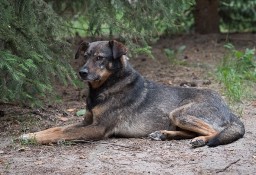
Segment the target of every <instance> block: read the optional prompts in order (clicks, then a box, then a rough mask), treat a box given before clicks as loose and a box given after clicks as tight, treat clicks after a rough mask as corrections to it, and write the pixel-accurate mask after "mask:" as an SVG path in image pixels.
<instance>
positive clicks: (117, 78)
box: [87, 61, 144, 106]
mask: <svg viewBox="0 0 256 175" xmlns="http://www.w3.org/2000/svg"><path fill="white" fill-rule="evenodd" d="M138 81H139V82H141V83H143V82H144V78H143V77H142V76H141V75H140V74H139V73H138V72H137V71H136V70H135V69H133V67H132V65H131V64H130V63H129V62H128V61H127V62H126V64H125V67H122V68H120V69H118V70H116V71H115V72H113V73H112V74H111V75H110V77H109V78H108V79H107V80H106V81H105V82H104V83H103V84H102V85H101V86H100V87H98V88H93V87H92V85H91V84H90V83H89V95H88V97H89V98H88V99H87V103H90V104H91V105H92V106H94V105H96V104H99V103H101V102H102V101H104V100H105V99H106V98H108V97H110V96H111V95H114V94H118V93H119V92H121V91H122V92H124V88H126V87H127V86H129V85H132V84H135V82H138ZM89 106H90V105H89Z"/></svg>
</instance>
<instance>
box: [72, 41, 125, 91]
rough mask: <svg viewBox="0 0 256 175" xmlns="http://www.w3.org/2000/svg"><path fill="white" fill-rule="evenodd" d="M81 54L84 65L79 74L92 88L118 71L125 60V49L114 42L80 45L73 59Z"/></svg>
mask: <svg viewBox="0 0 256 175" xmlns="http://www.w3.org/2000/svg"><path fill="white" fill-rule="evenodd" d="M81 51H82V52H83V55H84V59H85V61H86V63H85V64H84V65H83V67H82V68H81V69H80V71H79V74H80V76H81V78H82V79H83V80H86V81H88V82H89V83H90V84H91V85H92V86H93V87H94V88H97V87H99V86H101V85H102V84H103V83H104V82H105V81H106V80H107V79H108V78H109V76H110V75H111V74H112V73H114V72H115V71H116V70H117V69H120V67H121V66H122V64H123V63H124V60H122V59H125V58H124V57H123V56H124V55H126V53H127V49H126V47H125V46H124V45H123V44H122V43H120V42H117V41H115V40H112V41H96V42H92V43H88V42H83V43H81V44H80V46H79V48H78V50H77V53H76V56H75V58H76V59H77V58H78V57H79V56H80V52H81Z"/></svg>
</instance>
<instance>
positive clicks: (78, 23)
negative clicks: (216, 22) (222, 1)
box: [49, 0, 193, 53]
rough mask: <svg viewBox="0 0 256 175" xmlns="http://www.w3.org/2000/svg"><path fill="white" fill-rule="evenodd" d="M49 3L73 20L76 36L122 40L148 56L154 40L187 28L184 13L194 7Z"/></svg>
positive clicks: (122, 0) (179, 1) (165, 1)
mask: <svg viewBox="0 0 256 175" xmlns="http://www.w3.org/2000/svg"><path fill="white" fill-rule="evenodd" d="M49 3H51V4H52V6H53V8H54V9H55V10H56V11H57V12H58V14H61V15H62V16H68V17H69V18H68V20H70V19H71V23H70V29H71V30H72V31H73V32H74V33H79V34H80V35H82V36H83V35H86V36H105V37H106V36H109V37H110V38H119V39H120V40H121V41H123V42H126V45H128V46H129V48H131V49H132V50H133V51H135V52H137V51H139V52H141V51H145V52H146V53H149V50H150V48H149V47H148V43H149V42H152V41H155V38H158V37H159V36H161V35H163V34H164V33H166V32H167V31H168V32H170V31H175V32H177V31H181V30H182V29H184V28H185V25H186V22H185V20H184V19H185V16H186V13H183V12H184V11H185V10H186V9H188V8H189V7H190V6H191V3H193V0H189V1H188V0H173V1H169V0H161V1H159V0H154V1H153V0H139V1H133V0H131V1H128V0H109V1H100V3H99V2H98V1H94V0H87V1H72V3H70V1H49ZM70 12H72V13H70ZM65 14H67V15H65ZM68 14H69V15H68ZM183 31H184V30H183ZM141 48H143V49H141Z"/></svg>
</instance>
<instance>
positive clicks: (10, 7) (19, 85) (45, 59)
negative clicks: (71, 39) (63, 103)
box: [0, 0, 75, 106]
mask: <svg viewBox="0 0 256 175" xmlns="http://www.w3.org/2000/svg"><path fill="white" fill-rule="evenodd" d="M0 11H1V16H0V48H1V49H0V50H1V51H0V74H1V79H0V89H1V91H0V101H1V102H16V103H17V102H18V103H22V104H26V105H29V106H34V105H40V104H41V100H42V99H43V98H45V97H46V96H47V97H49V95H51V96H52V95H53V92H54V91H53V83H54V82H55V81H56V80H58V81H59V82H61V83H63V84H67V83H68V80H69V79H70V80H71V79H75V74H74V72H73V70H72V68H71V67H70V65H69V64H68V62H67V60H66V59H67V58H68V57H69V56H70V53H69V50H70V46H69V44H68V43H67V42H65V41H64V40H63V39H62V38H63V36H64V35H65V32H66V31H65V28H64V26H63V24H64V23H63V21H62V20H61V19H60V17H59V16H58V15H56V14H55V12H54V11H53V10H52V9H51V7H50V6H49V5H48V4H47V3H45V2H44V1H43V0H30V1H24V0H15V1H14V0H11V1H9V0H2V1H1V2H0Z"/></svg>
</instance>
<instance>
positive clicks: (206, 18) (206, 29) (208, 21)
mask: <svg viewBox="0 0 256 175" xmlns="http://www.w3.org/2000/svg"><path fill="white" fill-rule="evenodd" d="M218 7H219V0H196V6H195V11H194V19H195V32H196V33H200V34H209V33H219V14H218Z"/></svg>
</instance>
